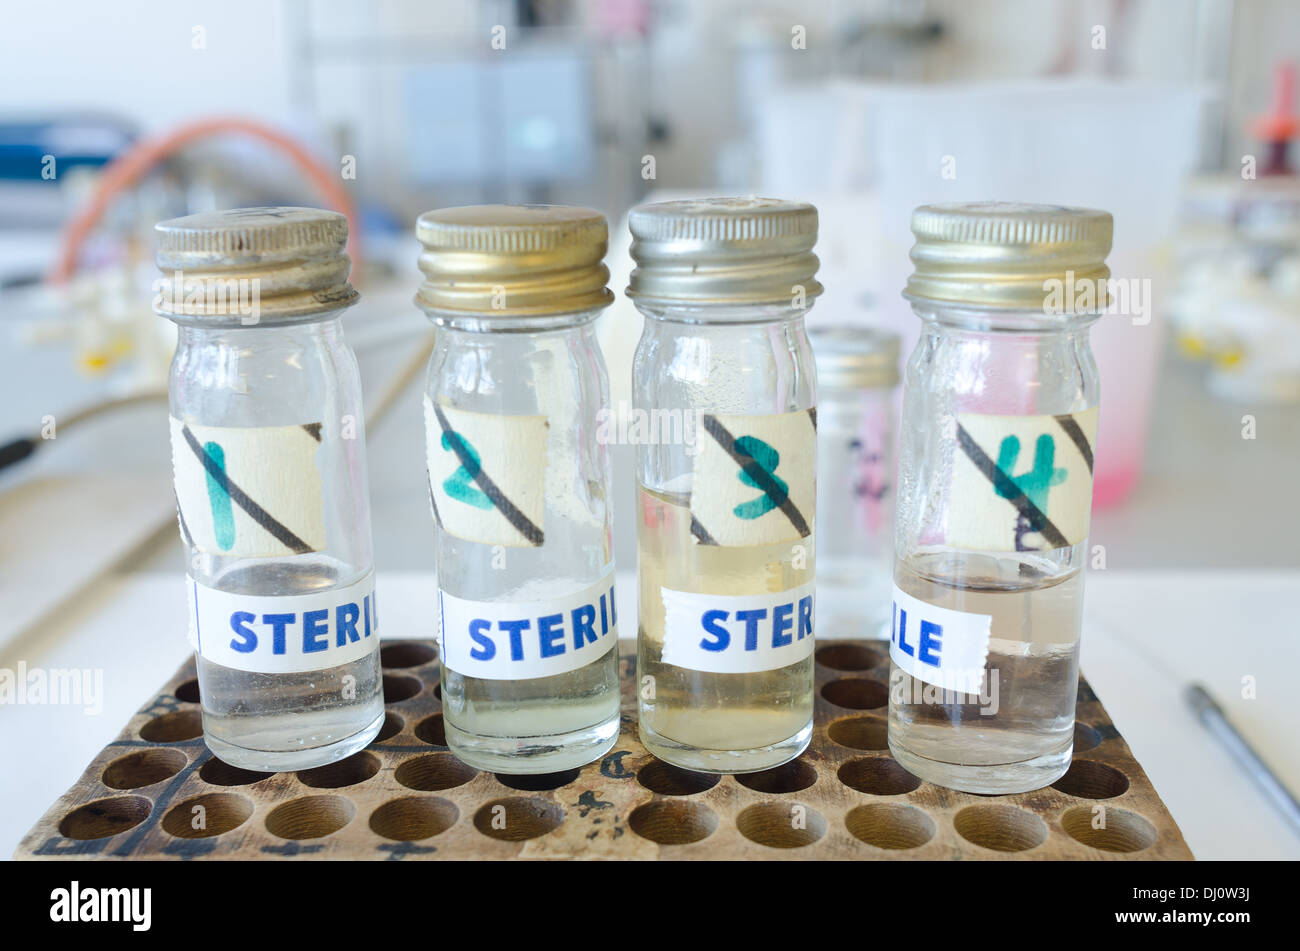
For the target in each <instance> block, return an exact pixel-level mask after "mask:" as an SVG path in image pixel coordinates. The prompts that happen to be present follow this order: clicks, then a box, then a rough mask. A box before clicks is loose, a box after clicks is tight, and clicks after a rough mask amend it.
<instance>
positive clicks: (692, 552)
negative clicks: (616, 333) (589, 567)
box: [628, 198, 821, 773]
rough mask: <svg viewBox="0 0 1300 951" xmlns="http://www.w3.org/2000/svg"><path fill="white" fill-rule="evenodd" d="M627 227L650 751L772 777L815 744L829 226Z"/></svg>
mask: <svg viewBox="0 0 1300 951" xmlns="http://www.w3.org/2000/svg"><path fill="white" fill-rule="evenodd" d="M629 221H630V226H631V230H632V237H633V243H632V257H633V258H634V259H635V261H636V269H635V270H634V271H633V272H632V277H631V284H630V286H629V288H628V295H629V296H630V297H631V298H632V299H633V300H634V302H635V303H636V305H637V307H638V309H639V310H640V311H641V312H642V313H643V314H644V315H645V317H646V320H645V325H644V329H643V331H642V335H641V341H640V344H639V346H638V347H637V351H636V357H635V363H634V368H633V402H634V407H635V409H634V411H635V413H637V414H639V415H640V417H641V420H642V422H643V423H644V425H645V433H646V438H645V439H644V440H643V441H642V444H641V445H639V447H638V481H639V489H640V502H639V511H638V516H639V517H638V523H637V524H638V539H639V551H640V558H639V563H638V575H639V587H640V596H639V614H640V627H639V630H638V638H637V642H638V659H639V660H638V668H637V670H638V678H639V683H638V697H639V705H640V735H641V741H642V743H643V744H644V745H645V747H646V748H647V749H648V750H650V751H651V752H652V753H654V754H655V755H656V756H658V757H660V758H661V759H663V760H666V761H667V762H669V763H672V764H674V765H677V766H681V767H684V768H688V769H697V770H705V771H709V772H724V773H743V772H752V771H755V770H762V769H767V768H769V767H773V766H777V765H780V764H781V763H784V762H786V761H788V760H790V759H793V758H794V757H795V756H798V755H799V753H800V752H802V751H803V749H804V748H805V747H806V746H807V745H808V741H809V739H810V737H811V734H812V711H813V656H812V655H813V601H814V590H813V589H814V566H815V562H816V557H815V538H814V534H813V533H814V527H815V519H816V511H815V510H816V466H815V459H816V446H817V429H816V426H817V419H816V403H817V383H816V370H815V368H814V365H813V358H812V350H811V347H810V346H809V343H808V335H807V333H806V331H805V328H804V315H805V313H806V312H807V308H808V306H809V304H810V302H811V301H812V299H813V298H815V297H816V296H817V295H818V294H820V293H821V285H820V284H818V283H817V280H816V278H815V275H816V272H817V258H816V256H815V255H814V254H813V253H812V248H813V245H814V244H815V242H816V239H817V211H816V209H815V208H813V207H812V206H811V205H806V204H800V203H794V202H784V201H775V200H771V199H760V198H747V199H714V200H708V201H681V202H665V203H662V204H656V205H644V206H642V207H640V208H636V209H633V211H632V213H631V216H630V219H629Z"/></svg>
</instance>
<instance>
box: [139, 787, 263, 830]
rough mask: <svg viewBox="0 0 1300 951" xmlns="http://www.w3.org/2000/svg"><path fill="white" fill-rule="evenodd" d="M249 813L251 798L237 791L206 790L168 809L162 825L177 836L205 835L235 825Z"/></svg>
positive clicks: (229, 828) (246, 817)
mask: <svg viewBox="0 0 1300 951" xmlns="http://www.w3.org/2000/svg"><path fill="white" fill-rule="evenodd" d="M252 814H253V803H252V801H251V800H249V799H246V798H244V797H243V796H240V795H238V794H237V793H206V794H204V795H202V796H195V797H194V798H193V799H186V800H185V801H184V802H182V803H177V804H176V805H175V806H172V807H171V808H170V809H168V810H167V814H166V815H165V816H163V820H162V827H163V831H164V832H167V833H168V834H169V835H174V836H176V837H177V838H180V839H207V838H210V837H211V836H214V835H221V834H222V833H223V832H229V831H230V830H231V829H238V828H239V827H240V826H242V825H243V824H244V823H245V822H247V821H248V819H249V817H250V816H251V815H252Z"/></svg>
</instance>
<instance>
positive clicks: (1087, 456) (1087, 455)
mask: <svg viewBox="0 0 1300 951" xmlns="http://www.w3.org/2000/svg"><path fill="white" fill-rule="evenodd" d="M1054 418H1055V419H1056V422H1057V424H1058V425H1059V426H1060V427H1061V428H1062V429H1064V430H1065V435H1067V436H1069V437H1070V442H1072V443H1074V447H1075V448H1076V449H1078V450H1079V455H1081V456H1083V461H1084V462H1086V463H1087V464H1088V471H1089V472H1092V447H1091V446H1090V445H1088V437H1087V436H1085V435H1084V432H1083V429H1082V427H1080V426H1079V421H1078V420H1076V419H1075V418H1074V417H1073V416H1070V415H1068V414H1067V415H1065V416H1057V417H1054Z"/></svg>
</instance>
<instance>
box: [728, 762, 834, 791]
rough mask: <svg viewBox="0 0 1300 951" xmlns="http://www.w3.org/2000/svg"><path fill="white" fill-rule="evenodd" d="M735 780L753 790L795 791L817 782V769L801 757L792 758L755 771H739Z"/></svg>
mask: <svg viewBox="0 0 1300 951" xmlns="http://www.w3.org/2000/svg"><path fill="white" fill-rule="evenodd" d="M736 782H738V783H740V785H742V786H744V787H745V788H746V789H752V790H754V792H761V793H796V792H799V791H800V790H804V789H807V788H808V787H809V786H811V785H812V784H813V783H815V782H817V770H816V769H815V768H814V767H813V766H811V765H809V764H808V763H806V762H804V761H803V759H802V758H801V759H792V760H790V762H788V763H782V764H781V765H780V766H773V767H772V768H771V769H764V770H761V771H760V772H757V773H740V774H739V775H737V776H736Z"/></svg>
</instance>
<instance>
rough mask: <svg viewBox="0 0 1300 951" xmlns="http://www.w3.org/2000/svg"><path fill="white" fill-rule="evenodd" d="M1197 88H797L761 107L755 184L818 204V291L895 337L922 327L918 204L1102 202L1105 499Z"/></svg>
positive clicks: (1152, 328)
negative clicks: (1109, 248) (913, 270)
mask: <svg viewBox="0 0 1300 951" xmlns="http://www.w3.org/2000/svg"><path fill="white" fill-rule="evenodd" d="M1203 100H1204V93H1203V91H1202V90H1200V89H1199V88H1196V87H1192V86H1176V85H1157V84H1146V83H1137V82H1096V81H1082V80H1079V81H1075V80H1043V81H1034V82H1008V83H987V84H962V85H953V84H932V85H926V86H907V85H894V86H886V85H881V84H861V83H847V82H836V83H832V84H829V85H824V86H818V87H816V88H814V89H792V90H789V91H787V92H785V93H782V94H779V95H774V96H772V97H771V99H770V100H769V104H768V109H767V110H766V112H765V118H764V128H763V130H762V131H761V133H760V137H759V141H760V147H761V149H762V150H763V168H764V180H763V187H764V188H765V189H774V188H781V189H799V190H801V191H802V192H804V193H805V194H809V195H810V197H811V199H812V200H813V201H815V202H816V203H817V205H818V207H820V208H822V209H823V221H824V223H823V228H822V231H823V235H824V238H823V242H822V246H821V248H820V250H821V256H822V258H823V260H824V261H825V262H826V264H825V274H826V286H827V294H826V300H825V301H824V302H823V304H822V306H823V307H824V308H826V309H828V310H830V309H834V310H835V311H836V312H837V313H838V314H840V315H845V314H848V313H851V312H853V311H857V312H858V313H859V314H861V315H862V320H863V322H865V321H866V320H868V319H870V320H871V321H872V322H875V323H879V324H880V325H882V326H886V327H889V328H890V329H893V330H896V331H898V332H899V333H900V334H901V335H902V337H903V343H904V347H908V346H909V345H910V343H911V342H912V341H914V340H915V339H916V335H917V330H916V327H915V321H914V320H913V319H912V317H911V315H910V312H909V309H908V307H907V305H906V303H905V302H904V301H903V299H902V298H901V297H899V296H898V294H897V292H896V290H895V289H896V288H898V287H901V286H903V284H904V283H905V281H906V277H907V273H908V270H909V262H908V257H907V250H908V247H909V246H910V244H911V235H910V234H909V233H908V232H907V229H906V227H905V223H906V222H907V221H908V220H909V216H910V214H911V211H912V209H913V208H915V207H917V206H919V205H923V204H926V203H930V202H936V201H945V202H951V201H988V200H998V201H1019V202H1038V203H1057V202H1060V203H1064V204H1069V205H1077V206H1083V207H1105V208H1109V209H1111V210H1112V212H1113V214H1114V217H1115V221H1116V225H1117V226H1116V235H1118V238H1117V242H1116V245H1115V249H1114V251H1113V253H1112V254H1111V259H1110V260H1111V270H1112V273H1113V276H1114V279H1115V280H1116V281H1117V282H1118V283H1119V286H1120V288H1121V289H1122V290H1123V291H1124V292H1125V293H1124V295H1123V298H1124V299H1123V301H1122V302H1119V298H1118V296H1117V298H1116V299H1117V302H1118V303H1117V305H1116V307H1115V308H1113V309H1112V311H1111V312H1110V313H1108V314H1107V315H1106V316H1105V317H1103V319H1102V320H1101V321H1100V322H1099V323H1098V325H1097V326H1096V328H1095V331H1094V334H1093V347H1094V352H1095V354H1096V359H1097V363H1098V368H1099V372H1100V376H1101V382H1102V386H1103V387H1105V388H1106V389H1107V402H1108V403H1109V404H1110V405H1112V406H1122V407H1123V408H1124V409H1123V412H1116V413H1110V414H1107V415H1106V416H1105V417H1104V418H1103V420H1102V422H1101V431H1100V435H1099V436H1098V445H1097V459H1096V465H1097V471H1096V481H1095V483H1094V489H1095V491H1094V501H1095V503H1096V504H1097V505H1105V504H1107V503H1111V502H1117V501H1119V500H1121V499H1123V498H1125V497H1126V496H1127V495H1128V493H1129V492H1130V491H1131V490H1132V489H1133V487H1134V485H1135V484H1136V483H1137V480H1138V478H1139V474H1140V471H1141V465H1142V456H1143V453H1144V450H1145V446H1146V441H1147V427H1148V423H1149V417H1150V412H1151V400H1152V395H1153V391H1154V387H1155V381H1156V374H1157V370H1158V362H1159V357H1160V353H1161V342H1162V333H1163V326H1164V320H1163V316H1162V313H1163V312H1162V306H1163V301H1162V299H1161V291H1163V290H1164V289H1165V276H1166V274H1167V272H1168V270H1169V268H1168V259H1169V258H1170V257H1171V255H1170V253H1169V252H1170V245H1171V242H1172V240H1173V236H1174V233H1175V224H1176V220H1177V210H1178V204H1179V198H1180V194H1181V189H1182V182H1183V179H1184V175H1185V173H1186V172H1188V171H1190V170H1191V169H1192V168H1194V167H1195V165H1196V161H1197V146H1198V135H1199V129H1200V125H1201V115H1202V106H1203ZM809 141H819V142H824V143H825V147H824V148H818V149H809V148H807V147H806V143H807V142H809ZM1139 157H1140V161H1138V160H1137V159H1138V158H1139ZM868 296H869V297H870V298H871V300H872V302H873V303H872V304H871V307H870V310H869V311H867V310H865V309H864V307H863V304H862V301H863V298H864V297H868ZM1121 304H1122V306H1121ZM844 319H847V318H844Z"/></svg>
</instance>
